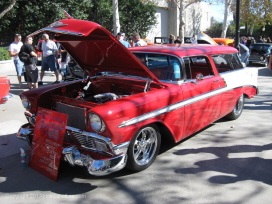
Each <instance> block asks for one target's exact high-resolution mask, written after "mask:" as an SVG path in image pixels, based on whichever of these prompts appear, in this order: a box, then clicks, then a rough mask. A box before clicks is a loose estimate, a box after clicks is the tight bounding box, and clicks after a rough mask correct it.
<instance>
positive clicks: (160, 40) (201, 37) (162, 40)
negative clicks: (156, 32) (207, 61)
mask: <svg viewBox="0 0 272 204" xmlns="http://www.w3.org/2000/svg"><path fill="white" fill-rule="evenodd" d="M192 41H193V39H192V37H184V43H186V44H187V43H192ZM154 43H155V44H168V43H169V38H168V37H155V39H154ZM197 43H198V44H211V45H217V43H216V42H215V41H214V40H213V39H212V38H210V36H208V35H207V34H205V33H199V34H197Z"/></svg>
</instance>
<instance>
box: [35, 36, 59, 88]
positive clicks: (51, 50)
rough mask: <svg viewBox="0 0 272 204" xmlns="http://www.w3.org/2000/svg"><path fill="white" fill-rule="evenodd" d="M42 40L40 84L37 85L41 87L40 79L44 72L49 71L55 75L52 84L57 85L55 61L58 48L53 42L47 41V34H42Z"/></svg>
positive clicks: (57, 73) (57, 77) (57, 74)
mask: <svg viewBox="0 0 272 204" xmlns="http://www.w3.org/2000/svg"><path fill="white" fill-rule="evenodd" d="M42 39H43V40H44V41H43V42H42V57H43V60H42V69H41V82H39V85H42V79H43V76H44V71H48V70H49V69H50V70H51V71H53V72H54V73H55V76H56V81H55V82H54V83H53V84H57V83H59V82H60V81H59V72H58V70H57V64H56V63H58V62H57V59H58V48H57V45H56V43H55V42H54V41H52V40H50V39H49V35H48V34H43V35H42Z"/></svg>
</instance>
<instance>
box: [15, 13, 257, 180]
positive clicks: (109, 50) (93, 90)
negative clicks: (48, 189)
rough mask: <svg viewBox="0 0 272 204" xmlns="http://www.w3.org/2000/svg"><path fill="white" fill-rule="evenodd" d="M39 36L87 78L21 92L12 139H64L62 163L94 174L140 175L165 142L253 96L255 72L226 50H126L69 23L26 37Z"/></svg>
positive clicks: (90, 26) (237, 110)
mask: <svg viewBox="0 0 272 204" xmlns="http://www.w3.org/2000/svg"><path fill="white" fill-rule="evenodd" d="M40 32H49V33H51V34H54V35H55V36H54V38H55V39H56V40H57V41H58V42H59V43H60V44H61V45H62V46H63V47H64V48H65V49H66V50H67V51H68V53H69V54H70V55H71V56H72V57H73V59H74V60H75V61H76V62H77V63H78V65H79V66H80V67H81V68H82V69H83V70H85V72H86V73H87V78H85V79H84V80H76V81H71V82H65V83H60V84H56V85H50V86H46V87H41V88H38V89H33V90H29V91H25V92H22V93H21V94H20V97H21V100H22V103H23V106H24V107H25V108H26V111H25V116H26V118H27V120H28V123H26V124H24V125H23V126H22V127H20V129H19V131H18V134H17V137H18V138H21V139H25V140H27V141H28V142H29V143H30V145H33V144H36V142H37V141H36V139H37V137H46V136H48V137H50V138H53V139H56V140H57V139H58V138H61V136H63V138H64V139H63V143H62V144H61V145H62V146H61V148H62V151H61V154H62V159H63V160H64V161H66V162H68V163H70V165H72V166H82V167H86V169H87V170H88V172H89V174H91V175H96V176H103V175H107V174H110V173H113V172H116V171H119V170H121V169H122V168H124V167H127V168H129V169H131V170H133V171H142V170H144V169H146V168H148V167H149V166H150V165H151V164H152V163H153V162H154V160H155V158H156V156H157V154H158V151H159V149H160V146H161V145H163V144H161V139H162V138H164V137H169V138H172V139H173V140H174V141H175V142H179V141H181V140H183V139H184V138H186V137H188V136H190V135H192V134H193V133H195V132H197V131H199V130H201V129H202V128H204V127H206V126H208V125H209V124H211V123H212V122H214V121H216V120H218V119H220V118H222V117H227V118H229V119H231V120H234V119H237V118H238V117H239V116H240V115H241V113H242V111H243V106H244V100H245V98H252V97H253V96H254V95H256V94H257V92H258V87H257V75H258V72H257V69H255V68H251V69H248V68H245V67H243V65H242V63H241V61H240V59H239V57H238V52H237V50H236V49H235V48H232V47H229V46H218V45H203V44H202V45H191V44H185V45H179V46H177V45H154V46H143V47H133V48H130V49H127V48H125V47H124V46H123V45H122V44H121V43H120V42H119V41H118V40H116V39H115V37H114V36H113V35H112V34H111V33H110V32H109V31H108V30H106V29H105V28H103V27H102V26H100V25H98V24H96V23H94V22H90V21H83V20H76V19H72V18H70V19H63V20H60V21H58V22H55V23H53V24H51V25H50V26H48V27H45V28H42V29H41V30H39V31H37V32H35V33H33V34H31V35H35V34H37V33H40ZM41 112H42V113H41ZM47 114H51V115H52V117H51V116H50V117H47V119H46V115H47ZM53 115H55V116H53ZM58 115H59V118H58V117H56V116H58ZM64 116H67V117H68V119H67V122H66V121H65V120H63V119H60V117H61V118H64ZM46 120H48V121H47V122H46ZM53 121H55V122H59V124H61V125H64V126H63V127H64V128H63V129H59V131H58V129H57V128H58V125H55V124H54V123H55V122H53ZM43 123H44V124H46V125H44V126H43V130H42V131H41V129H42V128H41V127H42V125H43ZM48 126H49V127H48ZM62 131H63V133H61V132H62ZM39 134H40V135H39ZM62 134H63V135H62ZM41 135H42V136H41ZM39 139H40V138H39ZM48 141H49V140H48ZM53 144H54V143H53ZM58 145H59V144H55V146H54V147H52V145H48V148H49V147H50V148H52V149H54V148H55V147H56V146H58ZM41 146H43V145H40V146H36V147H35V148H33V151H34V150H35V151H34V152H35V154H36V153H37V152H39V148H41ZM53 158H55V157H53ZM41 161H42V162H46V161H44V160H41Z"/></svg>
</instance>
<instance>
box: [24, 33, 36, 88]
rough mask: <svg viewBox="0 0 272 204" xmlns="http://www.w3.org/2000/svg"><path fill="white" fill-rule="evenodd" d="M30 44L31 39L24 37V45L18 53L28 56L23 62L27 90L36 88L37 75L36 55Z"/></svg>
mask: <svg viewBox="0 0 272 204" xmlns="http://www.w3.org/2000/svg"><path fill="white" fill-rule="evenodd" d="M32 43H33V38H32V37H26V41H25V44H24V45H23V46H22V47H21V51H20V53H22V52H25V53H27V54H28V55H29V57H27V60H25V61H24V64H25V69H26V81H27V85H28V88H29V90H30V89H32V88H34V89H35V88H38V75H39V71H38V68H37V67H36V64H37V54H36V53H35V50H34V48H33V46H32ZM21 59H22V58H21Z"/></svg>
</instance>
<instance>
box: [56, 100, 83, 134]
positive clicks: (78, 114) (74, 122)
mask: <svg viewBox="0 0 272 204" xmlns="http://www.w3.org/2000/svg"><path fill="white" fill-rule="evenodd" d="M56 111H57V112H60V113H64V114H67V115H68V122H67V125H68V126H71V127H75V128H78V129H81V130H84V129H85V126H86V116H85V115H86V110H85V109H84V108H80V107H76V106H71V105H68V104H65V103H61V102H56Z"/></svg>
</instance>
